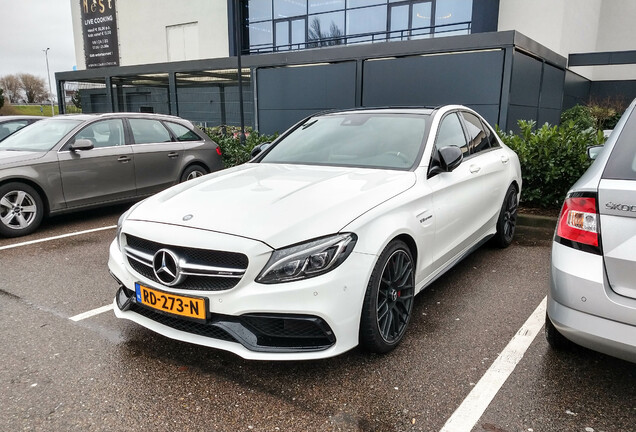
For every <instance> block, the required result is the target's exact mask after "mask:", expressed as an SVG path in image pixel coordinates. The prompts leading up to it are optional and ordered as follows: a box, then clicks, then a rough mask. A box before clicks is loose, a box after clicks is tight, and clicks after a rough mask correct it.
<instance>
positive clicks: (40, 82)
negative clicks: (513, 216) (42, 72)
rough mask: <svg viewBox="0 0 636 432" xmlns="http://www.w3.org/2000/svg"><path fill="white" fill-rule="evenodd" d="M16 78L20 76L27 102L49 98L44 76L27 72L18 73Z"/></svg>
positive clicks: (44, 100) (40, 101)
mask: <svg viewBox="0 0 636 432" xmlns="http://www.w3.org/2000/svg"><path fill="white" fill-rule="evenodd" d="M18 78H20V83H21V84H22V90H23V91H24V95H25V96H26V101H27V103H42V102H46V101H47V100H49V92H48V90H47V89H46V83H45V81H44V78H40V77H36V76H35V75H32V74H28V73H21V74H18Z"/></svg>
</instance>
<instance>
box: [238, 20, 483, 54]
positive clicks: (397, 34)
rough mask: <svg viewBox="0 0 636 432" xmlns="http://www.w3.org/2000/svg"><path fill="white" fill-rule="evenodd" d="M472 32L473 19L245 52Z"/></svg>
mask: <svg viewBox="0 0 636 432" xmlns="http://www.w3.org/2000/svg"><path fill="white" fill-rule="evenodd" d="M457 32H460V33H461V34H470V32H471V21H464V22H458V23H453V24H442V25H437V26H428V27H417V28H412V29H405V30H386V31H381V32H370V33H357V34H351V35H338V36H333V37H328V38H320V39H313V40H309V41H307V42H300V43H293V44H284V45H277V46H273V45H272V44H259V45H252V46H250V47H249V49H244V50H243V51H242V52H243V54H265V53H272V52H279V51H299V50H304V49H312V48H321V47H328V46H338V45H353V44H360V43H375V42H389V41H405V40H414V39H424V38H433V37H439V36H448V33H457Z"/></svg>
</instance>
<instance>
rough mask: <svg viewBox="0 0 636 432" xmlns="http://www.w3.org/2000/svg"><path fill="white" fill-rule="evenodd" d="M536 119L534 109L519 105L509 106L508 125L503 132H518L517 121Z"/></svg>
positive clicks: (535, 110) (535, 109)
mask: <svg viewBox="0 0 636 432" xmlns="http://www.w3.org/2000/svg"><path fill="white" fill-rule="evenodd" d="M536 119H537V108H536V107H525V106H520V105H510V107H509V108H508V125H507V126H506V128H505V130H507V131H514V132H518V131H519V126H518V125H517V121H518V120H536Z"/></svg>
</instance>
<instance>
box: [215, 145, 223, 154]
mask: <svg viewBox="0 0 636 432" xmlns="http://www.w3.org/2000/svg"><path fill="white" fill-rule="evenodd" d="M216 154H218V155H219V156H223V154H222V153H221V147H217V148H216Z"/></svg>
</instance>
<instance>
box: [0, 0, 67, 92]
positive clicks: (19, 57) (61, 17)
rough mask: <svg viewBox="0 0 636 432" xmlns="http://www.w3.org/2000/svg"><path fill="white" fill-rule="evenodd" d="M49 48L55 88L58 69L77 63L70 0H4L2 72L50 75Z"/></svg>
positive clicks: (0, 18) (0, 28) (0, 10)
mask: <svg viewBox="0 0 636 432" xmlns="http://www.w3.org/2000/svg"><path fill="white" fill-rule="evenodd" d="M46 48H50V50H49V52H48V57H49V69H50V71H51V87H53V92H55V89H54V87H55V72H62V71H70V70H73V67H74V66H75V49H74V47H73V26H72V23H71V2H70V0H0V76H4V75H8V74H16V73H20V72H27V73H31V74H33V75H36V76H39V77H41V78H46V59H45V56H44V52H43V50H44V49H46ZM47 84H48V83H47Z"/></svg>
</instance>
